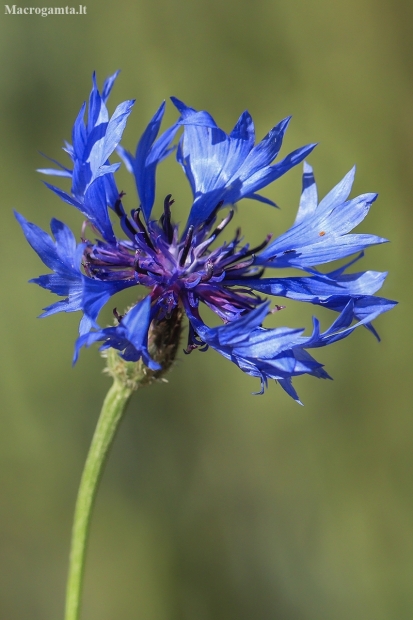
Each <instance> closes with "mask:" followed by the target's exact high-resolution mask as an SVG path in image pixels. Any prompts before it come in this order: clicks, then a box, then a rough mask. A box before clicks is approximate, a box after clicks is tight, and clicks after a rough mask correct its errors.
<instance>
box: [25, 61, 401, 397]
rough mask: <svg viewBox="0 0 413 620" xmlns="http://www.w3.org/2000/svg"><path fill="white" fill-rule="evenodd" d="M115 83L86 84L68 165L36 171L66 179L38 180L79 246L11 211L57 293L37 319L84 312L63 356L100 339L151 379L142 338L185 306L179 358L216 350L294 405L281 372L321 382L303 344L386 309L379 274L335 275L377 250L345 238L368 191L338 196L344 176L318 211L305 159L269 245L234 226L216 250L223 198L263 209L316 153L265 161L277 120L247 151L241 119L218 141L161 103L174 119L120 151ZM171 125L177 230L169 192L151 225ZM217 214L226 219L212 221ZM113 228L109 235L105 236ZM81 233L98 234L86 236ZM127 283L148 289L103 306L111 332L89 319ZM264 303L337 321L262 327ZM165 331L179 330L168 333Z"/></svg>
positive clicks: (250, 129) (363, 239) (355, 237)
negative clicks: (295, 196)
mask: <svg viewBox="0 0 413 620" xmlns="http://www.w3.org/2000/svg"><path fill="white" fill-rule="evenodd" d="M116 76H117V73H116V74H114V75H113V76H112V77H111V78H109V79H108V80H106V82H105V84H104V86H103V89H102V94H100V93H99V90H98V88H97V85H96V80H95V77H93V88H92V92H91V95H90V99H89V106H88V116H87V122H86V123H85V122H84V116H85V112H86V105H85V104H84V105H83V106H82V108H81V111H80V113H79V115H78V117H77V119H76V121H75V124H74V128H73V132H72V141H73V144H72V145H70V144H66V146H65V151H66V152H67V153H68V154H69V156H70V158H71V159H72V163H73V168H72V169H70V168H66V167H64V166H62V165H61V164H58V163H57V162H54V163H56V164H57V165H58V166H59V169H58V170H56V169H42V170H41V172H43V173H46V174H55V175H57V176H62V177H68V178H70V179H71V182H72V186H71V192H70V193H66V192H64V191H63V190H61V189H59V188H57V187H54V186H52V185H49V184H47V185H48V187H49V188H50V189H51V190H52V191H54V192H55V193H56V194H58V195H59V196H60V197H61V198H62V199H63V200H64V201H65V202H67V203H69V204H71V205H73V206H75V207H76V208H77V209H79V210H80V211H81V212H82V213H83V215H84V216H85V218H86V221H85V223H84V226H83V228H82V233H81V242H80V243H76V240H75V237H74V235H73V233H72V232H71V231H70V230H69V229H68V228H67V226H65V225H64V224H62V223H61V222H59V221H57V220H52V223H51V229H52V233H53V235H54V241H53V239H52V238H51V237H49V235H47V234H46V233H45V232H43V231H42V230H40V229H39V228H38V227H37V226H35V225H34V224H30V223H29V222H27V221H26V220H25V219H24V218H23V216H21V215H19V214H16V217H17V219H18V221H19V223H20V224H21V226H22V228H23V231H24V234H25V235H26V238H27V240H28V242H29V243H30V245H31V246H32V247H33V249H34V250H35V251H36V252H37V254H38V255H39V256H40V258H41V259H42V261H43V262H44V263H45V265H46V266H47V267H49V269H51V270H52V273H51V274H48V275H43V276H40V277H39V278H36V279H35V280H32V281H33V282H35V283H36V284H39V285H40V286H42V287H43V288H46V289H48V290H50V291H51V292H53V293H55V294H57V295H59V296H61V297H64V299H63V300H61V301H58V302H57V303H54V304H52V305H51V306H48V307H47V308H46V309H45V311H44V313H43V315H42V316H47V315H49V314H53V313H55V312H60V311H64V312H73V311H78V310H80V311H82V312H83V318H82V321H81V324H80V336H79V338H78V340H77V343H76V348H75V359H76V358H77V355H78V352H79V350H80V348H81V347H82V346H90V345H91V344H93V343H95V342H101V343H102V345H101V348H102V349H107V348H113V349H116V350H117V351H119V352H120V355H121V357H123V359H125V360H126V361H132V362H136V361H138V360H141V359H142V360H143V362H144V364H145V365H146V366H147V367H148V368H149V369H150V370H151V371H153V372H156V371H160V370H161V367H162V364H161V363H160V361H159V359H160V358H157V360H154V359H153V357H151V355H152V354H151V352H150V347H149V344H148V334H150V333H151V330H152V331H153V330H154V329H156V327H157V326H160V325H163V326H165V325H166V326H167V325H168V324H172V323H173V322H174V321H175V322H176V321H178V320H180V318H181V314H182V312H183V311H184V312H185V313H186V315H187V317H188V319H189V329H188V342H187V346H186V349H185V352H186V353H190V352H191V351H192V350H194V349H197V348H200V349H201V350H205V349H206V348H208V347H211V348H214V349H215V350H216V351H218V352H219V353H220V354H221V355H223V356H224V357H226V358H227V359H229V360H231V361H232V362H233V363H235V364H236V365H237V366H238V367H239V368H240V369H241V370H243V371H244V372H245V373H247V374H250V375H252V376H255V377H258V378H259V379H260V381H261V392H263V391H264V388H265V387H266V386H267V383H268V379H274V380H275V381H277V382H278V383H279V385H281V387H282V388H283V389H284V390H286V392H287V393H288V394H289V395H290V396H292V397H293V398H294V399H295V400H297V401H298V402H299V399H298V396H297V393H296V392H295V390H294V388H293V386H292V378H293V377H295V376H297V375H301V374H310V375H313V376H315V377H318V378H330V377H329V375H328V374H327V373H326V371H325V370H324V369H323V367H322V364H320V363H319V362H317V361H316V360H315V359H314V358H313V357H312V355H310V353H309V349H313V348H317V347H322V346H326V345H328V344H331V343H333V342H335V341H337V340H341V339H342V338H345V337H347V336H348V335H349V334H350V333H351V332H352V331H353V330H354V329H355V328H356V327H358V326H361V325H364V326H365V327H366V328H367V329H369V330H370V331H372V332H373V333H374V334H375V335H376V336H377V333H376V331H375V328H374V327H373V325H372V321H373V320H374V319H375V318H376V317H377V316H378V315H380V314H381V313H383V312H385V311H387V310H389V309H391V308H392V307H393V306H394V305H395V303H396V302H394V301H391V300H388V299H385V298H383V297H376V296H375V295H374V294H375V293H376V292H377V291H378V290H379V289H380V287H381V286H382V284H383V282H384V280H385V277H386V274H385V273H381V272H376V271H364V272H357V273H352V272H350V273H348V272H347V269H348V268H349V267H350V266H351V265H353V264H354V263H355V262H357V261H358V260H359V259H361V258H362V256H363V254H364V250H365V249H366V248H367V247H368V246H370V245H372V244H379V243H383V242H385V241H386V240H385V239H383V238H381V237H376V236H374V235H366V234H353V233H351V232H350V231H351V230H352V229H353V228H354V227H355V226H357V225H358V224H359V223H360V222H361V221H362V220H363V219H364V217H365V216H366V215H367V213H368V210H369V208H370V206H371V204H372V203H373V202H374V200H375V199H376V197H377V195H376V194H363V195H361V196H358V197H356V198H352V199H349V198H348V197H349V194H350V190H351V186H352V182H353V179H354V169H353V170H352V171H350V172H349V173H348V174H347V175H346V176H345V177H344V179H343V180H342V181H341V182H340V183H339V184H338V185H337V186H336V187H334V189H333V190H331V192H329V193H328V194H327V196H326V197H325V198H324V199H323V200H321V202H320V203H318V199H317V189H316V184H315V180H314V175H313V171H312V168H311V166H309V164H308V163H306V162H304V173H303V191H302V195H301V200H300V205H299V209H298V214H297V217H296V220H295V222H294V224H293V226H292V227H291V228H290V229H289V230H288V231H287V232H286V233H284V234H283V235H281V236H280V237H278V238H276V239H274V240H272V236H271V235H268V236H267V237H266V239H265V240H264V241H263V242H262V243H261V244H260V245H258V246H257V247H250V245H249V244H248V243H244V242H243V238H242V236H241V232H240V230H239V229H238V230H237V231H236V233H235V235H234V236H233V237H232V238H230V239H229V240H226V241H224V242H222V243H221V244H220V245H218V243H217V239H218V237H222V236H224V230H225V229H226V228H227V226H228V225H229V224H230V222H231V221H232V218H233V215H234V209H233V208H231V207H232V206H233V205H234V203H235V202H237V201H239V200H241V199H242V198H250V199H251V198H252V199H255V200H260V201H262V202H266V203H269V204H270V205H274V203H272V202H271V201H270V200H268V199H267V198H265V197H263V196H261V195H260V194H257V192H258V191H260V190H262V189H264V188H265V187H266V186H267V185H269V184H270V183H271V182H272V181H274V180H276V179H277V178H279V177H280V176H281V175H283V174H284V173H285V172H287V171H288V170H289V169H290V168H292V167H293V166H295V165H296V164H298V163H300V162H302V161H303V160H304V158H305V157H306V156H307V155H308V154H309V153H310V152H311V150H312V149H313V148H314V145H313V144H310V145H308V146H305V147H302V148H299V149H297V150H295V151H293V152H292V153H290V154H289V155H287V156H286V157H284V159H282V160H281V161H279V162H278V163H273V162H274V159H275V158H276V157H277V156H278V153H279V151H280V149H281V145H282V140H283V136H284V133H285V131H286V128H287V125H288V122H289V119H285V120H284V121H281V122H280V123H279V124H278V125H276V126H275V127H274V128H273V129H272V130H271V131H270V132H269V133H268V134H267V136H266V137H265V138H264V139H263V140H261V142H259V143H258V144H256V145H255V133H254V125H253V122H252V118H251V116H250V115H249V113H248V112H243V114H241V116H240V118H239V120H238V122H237V123H236V125H235V127H234V129H233V130H232V131H231V133H230V134H229V135H228V134H226V133H225V132H224V131H223V130H222V129H220V128H219V127H218V125H217V124H216V123H215V121H214V119H213V118H212V117H211V115H210V114H208V113H207V112H205V111H197V110H195V109H193V108H190V107H188V106H186V105H185V104H184V103H182V102H181V101H179V100H177V99H175V98H173V99H172V100H173V103H174V104H175V106H176V107H177V109H178V111H179V113H180V116H179V118H178V119H177V121H176V122H175V123H174V124H173V125H172V126H171V127H169V128H168V129H167V130H166V131H164V132H163V133H161V134H160V135H159V132H160V127H161V122H162V119H163V115H164V110H165V104H164V103H163V104H162V105H161V106H160V108H159V109H158V110H157V112H156V113H155V115H154V117H153V118H152V120H151V121H150V123H149V124H148V127H147V128H146V130H145V131H144V133H143V135H142V137H141V139H140V140H139V142H138V145H137V148H136V151H135V154H134V155H133V154H131V153H129V152H128V151H126V150H125V149H124V148H123V147H122V146H121V145H120V141H121V138H122V133H123V130H124V128H125V124H126V121H127V118H128V116H129V113H130V111H131V108H132V105H133V101H126V102H124V103H122V104H120V105H119V106H118V107H117V108H116V110H115V112H114V114H113V115H112V117H110V118H109V114H108V111H107V108H106V101H107V98H108V96H109V94H110V91H111V89H112V86H113V83H114V81H115V79H116ZM180 130H183V131H182V136H181V137H180V139H179V142H178V146H177V151H176V157H177V161H178V163H179V164H180V165H181V167H182V168H183V170H184V173H185V175H186V176H187V178H188V181H189V183H190V186H191V189H192V193H193V203H192V206H191V208H190V211H189V217H188V221H187V223H186V226H185V227H184V228H183V231H182V232H180V231H179V226H178V225H177V224H175V223H174V220H173V217H172V210H173V208H172V207H173V202H174V201H173V200H172V198H171V195H168V196H167V197H166V198H165V200H164V202H163V212H162V215H161V217H160V218H159V219H155V218H154V217H153V216H152V210H153V206H154V204H155V200H156V194H155V188H156V183H155V181H156V170H157V166H158V164H159V163H160V162H161V161H162V160H163V159H164V158H165V157H167V156H168V155H169V154H170V153H171V152H173V151H174V150H175V146H174V145H173V141H174V139H175V136H176V135H177V133H178V131H180ZM115 150H116V152H117V153H118V154H119V155H120V157H121V158H122V159H123V161H124V162H125V165H126V168H127V170H129V172H130V173H131V174H133V176H134V179H135V182H136V188H137V192H138V197H139V206H137V208H133V209H132V210H131V211H130V212H127V211H126V210H125V207H124V205H123V197H124V194H123V193H122V192H120V191H119V190H118V188H117V186H116V182H115V173H116V171H117V170H118V168H119V165H120V164H119V163H115V164H111V163H110V162H109V157H110V156H111V155H112V154H113V153H114V151H115ZM227 206H228V207H230V208H229V210H227V211H226V212H225V213H224V215H223V216H222V219H221V221H218V218H219V214H220V212H221V211H222V210H223V209H224V208H225V207H227ZM111 214H112V218H111ZM115 219H117V220H118V223H119V226H120V229H121V230H122V233H121V235H119V234H115V229H114V221H115ZM89 230H91V231H92V232H93V235H92V236H93V237H94V236H95V235H97V236H98V238H92V236H88V231H89ZM352 254H356V256H355V257H354V258H353V259H352V260H351V261H350V262H348V263H347V264H345V265H342V266H340V267H338V268H337V267H336V268H335V269H333V270H330V271H327V272H326V273H322V272H320V271H319V270H318V266H319V265H324V264H326V263H330V262H332V261H335V260H338V259H342V258H345V257H348V256H350V255H352ZM284 267H293V268H296V269H297V270H298V272H299V273H300V272H301V273H302V272H303V271H304V272H305V274H304V275H297V276H294V277H282V276H281V277H280V276H272V275H271V273H270V274H269V277H267V273H268V270H271V269H278V268H284ZM131 286H141V287H144V289H143V290H145V289H149V292H147V293H145V292H142V293H137V303H136V304H135V305H133V306H132V307H131V308H130V309H129V310H128V311H127V312H126V313H125V314H124V315H123V316H120V315H119V314H118V313H117V311H114V313H115V317H116V319H117V325H115V326H113V327H106V328H101V327H99V325H98V323H97V319H98V315H99V312H100V310H101V308H102V307H103V305H104V304H105V303H106V302H107V301H108V300H109V298H110V297H111V296H112V295H114V294H116V293H117V292H118V291H121V290H122V289H125V288H128V287H131ZM145 295H146V296H145ZM263 296H264V297H263ZM267 296H275V297H280V298H288V299H293V300H297V301H303V302H307V303H311V304H314V305H318V306H323V307H325V308H328V309H330V310H332V311H334V312H336V313H338V316H337V318H336V319H335V321H334V322H333V323H332V325H331V327H330V328H329V329H327V330H326V331H324V332H321V331H320V326H319V323H318V321H317V319H314V325H313V332H312V334H311V335H310V336H304V335H303V331H304V330H303V329H290V328H285V327H278V328H273V329H266V328H264V327H263V322H264V320H265V318H266V316H267V315H268V314H269V313H270V312H271V313H274V312H276V313H277V315H278V312H279V311H280V310H281V309H282V308H283V306H280V305H278V304H276V305H275V307H274V308H273V309H272V310H270V303H269V301H268V300H267V299H266V297H267ZM202 306H207V307H208V308H210V309H211V310H212V311H213V312H215V314H217V316H218V317H219V318H220V319H221V321H222V325H220V326H218V327H208V326H207V325H206V324H205V322H204V320H203V319H202V316H201V309H202ZM163 329H164V331H165V328H163ZM171 331H172V332H174V333H175V334H178V333H179V331H180V330H179V329H178V330H175V331H174V330H171Z"/></svg>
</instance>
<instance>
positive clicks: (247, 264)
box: [225, 254, 255, 271]
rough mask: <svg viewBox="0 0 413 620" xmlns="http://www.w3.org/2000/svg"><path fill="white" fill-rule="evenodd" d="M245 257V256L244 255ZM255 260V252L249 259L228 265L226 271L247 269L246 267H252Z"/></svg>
mask: <svg viewBox="0 0 413 620" xmlns="http://www.w3.org/2000/svg"><path fill="white" fill-rule="evenodd" d="M242 258H245V256H242ZM254 261H255V255H254V254H253V255H252V256H251V257H250V258H249V259H248V260H244V261H242V262H241V263H234V264H233V265H231V266H230V267H226V269H225V271H231V269H246V267H251V265H252V264H253V263H254Z"/></svg>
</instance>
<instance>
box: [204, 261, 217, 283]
mask: <svg viewBox="0 0 413 620" xmlns="http://www.w3.org/2000/svg"><path fill="white" fill-rule="evenodd" d="M205 267H206V274H205V275H204V276H202V278H201V280H202V282H208V280H210V279H211V278H212V276H213V275H214V263H213V262H212V261H210V260H208V261H207V262H206V265H205Z"/></svg>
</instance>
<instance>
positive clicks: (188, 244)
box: [179, 226, 194, 267]
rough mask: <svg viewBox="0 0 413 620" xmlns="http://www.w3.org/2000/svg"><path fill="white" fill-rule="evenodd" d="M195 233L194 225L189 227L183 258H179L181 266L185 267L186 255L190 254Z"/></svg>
mask: <svg viewBox="0 0 413 620" xmlns="http://www.w3.org/2000/svg"><path fill="white" fill-rule="evenodd" d="M193 235H194V227H193V226H190V227H189V228H188V232H187V233H186V239H185V244H184V248H183V250H182V254H181V258H180V259H179V265H180V267H183V266H184V265H185V261H186V257H187V256H188V252H189V249H190V247H191V242H192V237H193Z"/></svg>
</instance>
